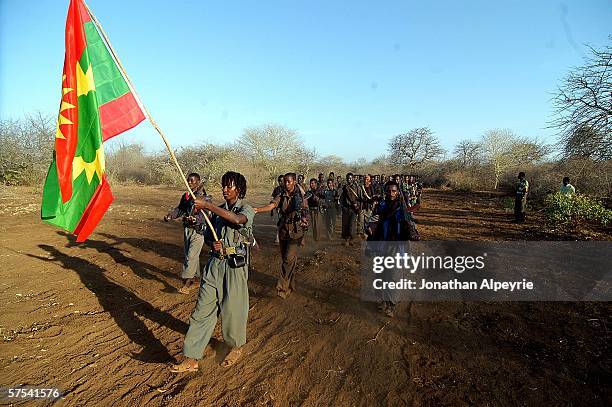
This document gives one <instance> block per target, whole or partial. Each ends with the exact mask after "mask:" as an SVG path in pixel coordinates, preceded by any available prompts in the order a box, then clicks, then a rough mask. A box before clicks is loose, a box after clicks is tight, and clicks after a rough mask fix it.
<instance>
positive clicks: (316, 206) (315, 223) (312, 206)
mask: <svg viewBox="0 0 612 407" xmlns="http://www.w3.org/2000/svg"><path fill="white" fill-rule="evenodd" d="M322 175H323V174H321V176H322ZM304 198H305V199H306V202H307V203H308V210H309V212H310V227H311V229H312V238H313V239H314V241H315V242H316V241H318V240H319V237H320V236H321V235H320V230H321V201H322V198H323V192H322V189H321V188H320V187H319V183H318V181H317V180H316V179H315V178H312V179H311V180H310V189H309V190H308V191H307V192H306V195H304Z"/></svg>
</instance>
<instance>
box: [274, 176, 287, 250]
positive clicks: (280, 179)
mask: <svg viewBox="0 0 612 407" xmlns="http://www.w3.org/2000/svg"><path fill="white" fill-rule="evenodd" d="M284 178H285V176H284V175H279V176H278V178H277V179H276V181H277V182H278V185H277V186H276V187H274V190H273V191H272V199H274V198H276V197H277V196H278V195H280V194H281V193H282V192H283V188H285V185H284V184H285V181H284ZM276 212H277V215H278V211H276ZM270 216H271V217H274V211H270ZM274 244H276V245H277V244H278V231H277V232H276V238H275V239H274Z"/></svg>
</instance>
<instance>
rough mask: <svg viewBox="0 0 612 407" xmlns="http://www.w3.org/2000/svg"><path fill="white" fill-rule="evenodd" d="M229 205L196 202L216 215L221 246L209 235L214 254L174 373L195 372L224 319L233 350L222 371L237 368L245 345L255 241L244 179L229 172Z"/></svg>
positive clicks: (226, 190)
mask: <svg viewBox="0 0 612 407" xmlns="http://www.w3.org/2000/svg"><path fill="white" fill-rule="evenodd" d="M221 185H222V186H223V198H224V199H225V202H224V203H223V204H222V205H220V206H217V205H214V204H213V203H212V202H210V201H208V200H205V199H202V198H198V199H196V201H195V207H196V209H206V210H209V211H210V212H212V213H213V216H212V219H211V223H212V224H213V227H214V228H215V232H216V234H217V236H218V238H219V240H217V241H214V239H213V235H212V232H210V230H208V231H207V233H206V242H207V243H208V244H210V245H211V246H212V248H213V251H212V252H211V257H210V259H209V260H208V263H206V266H205V268H204V273H203V276H202V283H201V284H200V291H199V293H198V301H197V303H196V307H195V309H194V310H193V312H192V314H191V318H189V330H188V331H187V334H186V335H185V342H184V347H183V354H184V355H185V357H186V359H185V360H184V361H183V362H182V363H180V364H178V365H174V366H172V368H171V371H172V372H175V373H179V372H194V371H197V370H198V360H199V359H201V358H202V356H203V353H204V348H205V347H206V346H207V344H208V342H209V341H210V338H211V336H212V334H213V331H214V329H215V325H216V323H217V317H218V316H219V315H220V316H221V329H222V332H223V339H224V341H225V342H226V343H227V344H228V345H229V346H230V347H231V351H230V352H229V353H228V354H227V356H226V357H225V359H224V360H223V362H222V363H221V365H222V366H223V367H229V366H231V365H233V364H234V363H235V362H236V361H237V360H238V358H239V357H240V356H241V354H242V348H241V347H242V345H244V344H245V343H246V324H247V317H248V313H249V289H248V284H247V281H248V276H249V272H248V266H249V250H250V247H251V245H252V243H253V242H254V240H253V217H254V215H255V212H254V211H253V208H252V207H251V206H250V205H248V204H246V203H245V202H244V201H243V200H242V199H243V198H244V197H245V195H246V191H247V184H246V179H245V178H244V176H243V175H242V174H239V173H237V172H231V171H230V172H226V173H225V174H224V175H223V178H222V179H221Z"/></svg>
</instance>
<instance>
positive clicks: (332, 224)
mask: <svg viewBox="0 0 612 407" xmlns="http://www.w3.org/2000/svg"><path fill="white" fill-rule="evenodd" d="M323 198H324V202H323V206H324V219H325V230H326V231H327V239H329V240H332V238H333V236H334V230H336V219H337V217H338V210H337V207H336V204H337V202H338V198H339V196H338V190H337V189H336V188H335V187H334V181H333V180H332V179H328V180H327V187H326V188H325V189H324V190H323Z"/></svg>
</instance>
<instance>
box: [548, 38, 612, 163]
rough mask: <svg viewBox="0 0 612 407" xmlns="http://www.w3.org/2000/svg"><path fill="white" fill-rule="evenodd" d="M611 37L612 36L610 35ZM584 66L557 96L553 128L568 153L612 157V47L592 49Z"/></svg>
mask: <svg viewBox="0 0 612 407" xmlns="http://www.w3.org/2000/svg"><path fill="white" fill-rule="evenodd" d="M609 38H610V39H612V36H610V37H609ZM590 50H591V55H590V57H588V58H587V60H586V64H585V65H584V66H581V67H578V68H575V69H573V70H572V71H571V72H570V73H569V74H568V76H567V77H566V78H565V79H564V80H563V83H562V84H561V86H560V87H559V89H558V90H557V92H556V94H555V96H554V98H553V103H554V108H555V116H556V117H555V119H554V120H553V121H552V122H551V127H554V128H557V129H558V130H559V132H560V137H559V144H560V146H561V150H562V152H563V154H564V155H565V156H573V155H578V156H582V157H590V158H593V159H595V160H609V159H611V158H612V120H611V115H612V66H611V62H612V47H611V46H610V45H608V46H606V47H605V48H604V49H603V50H596V49H594V48H590Z"/></svg>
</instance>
